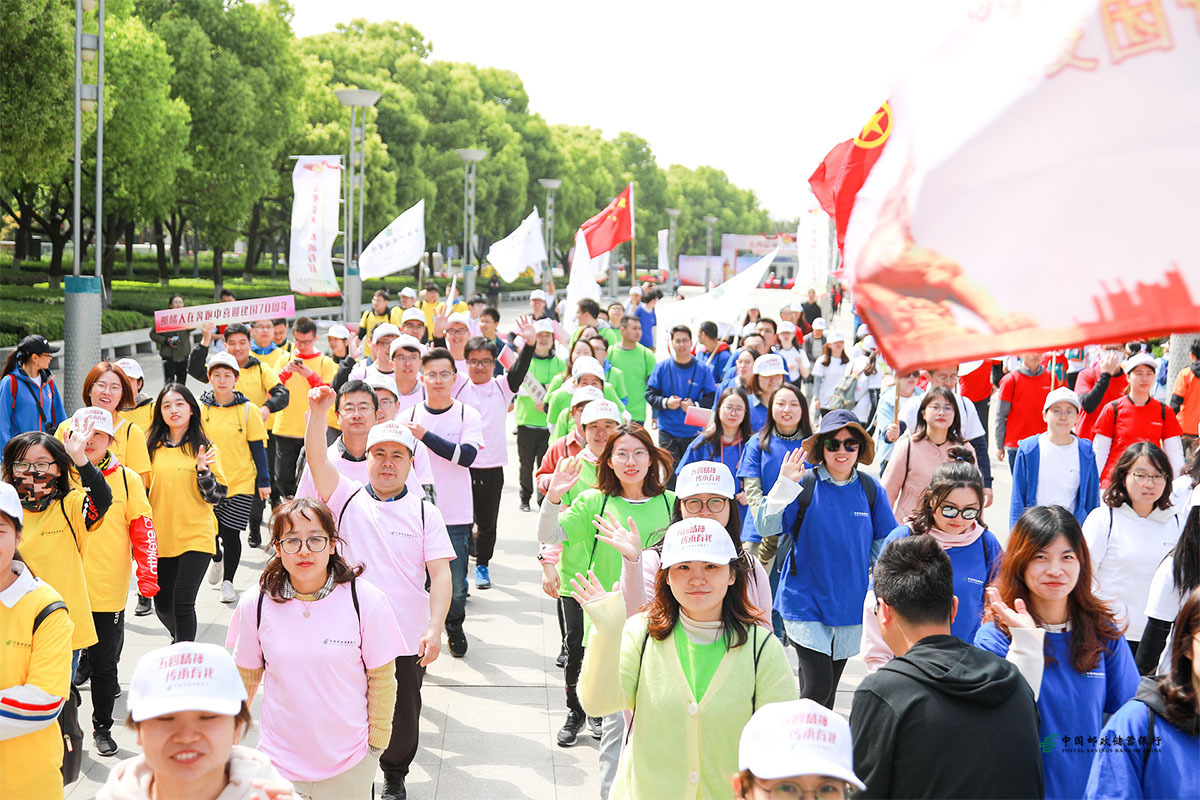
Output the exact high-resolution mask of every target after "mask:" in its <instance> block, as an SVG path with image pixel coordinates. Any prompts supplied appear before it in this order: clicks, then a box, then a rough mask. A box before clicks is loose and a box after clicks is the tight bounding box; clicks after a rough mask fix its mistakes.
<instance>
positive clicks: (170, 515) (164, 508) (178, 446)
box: [146, 383, 227, 642]
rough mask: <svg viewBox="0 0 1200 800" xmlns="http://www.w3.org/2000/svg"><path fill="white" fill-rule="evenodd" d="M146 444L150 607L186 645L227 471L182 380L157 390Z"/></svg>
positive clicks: (193, 625)
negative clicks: (153, 572)
mask: <svg viewBox="0 0 1200 800" xmlns="http://www.w3.org/2000/svg"><path fill="white" fill-rule="evenodd" d="M146 445H147V447H148V448H149V450H150V464H151V471H150V508H152V509H153V510H154V527H155V533H156V534H157V535H158V586H159V592H158V594H157V595H156V596H155V598H154V612H155V613H156V614H157V615H158V618H159V620H161V621H162V624H163V625H164V626H165V627H166V629H167V631H168V632H169V633H170V634H171V641H172V642H188V641H192V640H193V639H195V638H196V595H197V593H199V591H200V582H201V581H202V580H204V571H205V569H207V567H208V565H209V563H210V562H211V561H212V555H213V552H215V550H216V540H217V518H216V517H215V516H214V515H213V506H215V505H217V504H218V503H220V502H221V500H222V499H224V497H225V492H226V488H225V487H226V486H227V484H226V483H225V473H224V471H223V470H222V469H221V464H220V459H219V455H218V453H217V449H216V448H215V447H214V446H213V443H212V440H210V439H209V438H208V436H207V435H206V434H205V433H204V425H203V422H202V417H201V412H200V405H199V404H198V403H197V402H196V398H195V397H193V396H192V393H191V391H190V390H189V389H188V388H187V387H186V386H184V385H183V384H181V383H168V384H167V385H166V386H164V387H163V388H162V391H161V392H159V393H158V400H157V401H156V402H155V404H154V421H153V422H151V423H150V433H149V434H148V435H147V437H146Z"/></svg>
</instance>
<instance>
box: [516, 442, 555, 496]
mask: <svg viewBox="0 0 1200 800" xmlns="http://www.w3.org/2000/svg"><path fill="white" fill-rule="evenodd" d="M549 446H550V429H549V428H535V427H533V426H531V425H520V426H518V427H517V458H518V461H519V463H520V472H521V502H522V503H528V502H529V501H530V500H531V499H532V498H533V473H534V472H536V471H537V468H538V465H539V464H541V463H542V456H544V455H546V448H547V447H549Z"/></svg>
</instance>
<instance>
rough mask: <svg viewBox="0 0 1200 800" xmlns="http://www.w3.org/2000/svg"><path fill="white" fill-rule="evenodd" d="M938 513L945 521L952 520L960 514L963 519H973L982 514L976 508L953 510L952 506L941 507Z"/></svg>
mask: <svg viewBox="0 0 1200 800" xmlns="http://www.w3.org/2000/svg"><path fill="white" fill-rule="evenodd" d="M938 511H940V512H941V514H942V516H943V517H945V518H946V519H954V518H955V517H957V516H958V515H959V514H962V518H963V519H975V518H977V517H978V516H979V515H980V513H982V512H980V510H979V509H978V508H955V507H954V506H942V507H941V508H939V509H938Z"/></svg>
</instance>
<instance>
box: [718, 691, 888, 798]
mask: <svg viewBox="0 0 1200 800" xmlns="http://www.w3.org/2000/svg"><path fill="white" fill-rule="evenodd" d="M738 767H739V768H740V769H741V772H738V773H737V774H736V775H734V776H733V792H734V798H735V800H800V798H803V800H808V798H814V800H842V799H843V798H846V797H849V796H850V792H851V790H852V789H858V790H860V791H865V790H866V788H867V786H866V784H864V783H863V782H862V780H861V779H859V777H858V775H856V774H854V750H853V747H852V744H851V737H850V723H848V722H846V719H845V717H843V716H841V715H840V714H837V713H834V712H833V711H829V710H827V709H825V708H823V707H822V706H820V705H818V704H817V703H814V702H813V701H812V700H789V701H788V702H786V703H771V704H769V705H765V706H763V707H762V708H760V709H759V710H758V711H755V712H754V716H753V717H751V718H750V721H749V722H747V723H746V727H744V728H742V736H741V740H740V741H739V742H738Z"/></svg>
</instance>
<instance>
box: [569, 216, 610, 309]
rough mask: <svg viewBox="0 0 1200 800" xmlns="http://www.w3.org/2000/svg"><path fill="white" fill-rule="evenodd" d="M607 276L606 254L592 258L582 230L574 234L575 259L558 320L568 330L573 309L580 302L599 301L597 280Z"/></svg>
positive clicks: (572, 262) (572, 261)
mask: <svg viewBox="0 0 1200 800" xmlns="http://www.w3.org/2000/svg"><path fill="white" fill-rule="evenodd" d="M607 274H608V253H601V254H600V255H599V256H597V257H595V258H592V257H591V255H590V254H589V253H588V246H587V239H586V238H584V235H583V230H582V229H580V230H578V231H576V232H575V257H574V258H573V259H572V260H571V278H570V280H568V281H567V299H566V306H564V307H563V308H564V309H565V310H563V311H561V312H560V313H559V319H560V320H561V321H562V323H563V325H564V326H565V327H567V328H568V329H569V330H571V329H574V328H575V309H576V308H577V305H578V303H579V301H580V300H583V299H584V298H590V299H592V300H599V299H600V287H599V286H598V285H597V284H596V281H597V280H603V278H604V276H605V275H607Z"/></svg>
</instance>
